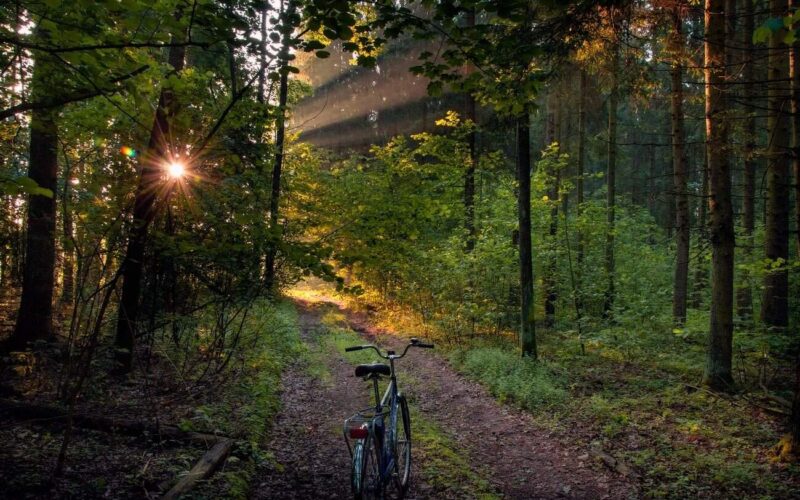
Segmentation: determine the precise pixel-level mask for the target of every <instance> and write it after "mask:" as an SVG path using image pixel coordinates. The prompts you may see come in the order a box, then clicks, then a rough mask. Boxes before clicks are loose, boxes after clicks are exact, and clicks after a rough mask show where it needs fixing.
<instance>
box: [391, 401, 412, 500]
mask: <svg viewBox="0 0 800 500" xmlns="http://www.w3.org/2000/svg"><path fill="white" fill-rule="evenodd" d="M397 405H398V408H399V410H400V411H399V413H398V415H397V416H398V418H397V429H396V432H395V433H394V436H395V445H394V463H395V476H394V483H395V487H396V489H397V491H398V497H399V498H402V497H403V496H404V495H405V494H406V492H407V491H408V484H409V479H410V478H411V415H409V413H408V403H407V402H406V398H405V397H403V396H402V395H400V396H398V398H397Z"/></svg>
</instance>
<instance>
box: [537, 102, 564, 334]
mask: <svg viewBox="0 0 800 500" xmlns="http://www.w3.org/2000/svg"><path fill="white" fill-rule="evenodd" d="M553 101H556V102H557V101H558V94H555V93H554V94H551V96H550V98H549V99H548V104H547V107H548V109H547V127H546V131H545V143H546V144H545V147H546V148H547V147H550V145H551V144H553V143H555V142H556V141H557V139H556V137H557V135H558V134H557V132H556V123H557V121H558V118H557V116H556V111H555V108H556V106H557V105H558V104H557V103H554V102H553ZM558 147H559V150H560V148H561V144H558ZM547 174H548V177H552V178H551V182H552V184H550V187H549V189H548V193H547V195H548V197H549V199H550V203H551V204H552V205H551V206H550V227H549V229H548V234H549V236H550V254H551V255H550V256H549V257H548V263H547V276H544V277H543V279H542V285H543V288H544V324H545V327H547V328H553V326H554V325H555V321H556V301H557V300H558V292H557V291H556V257H555V250H556V248H557V247H558V242H557V241H556V235H557V234H558V184H559V180H560V179H559V174H560V173H559V172H558V171H552V172H547Z"/></svg>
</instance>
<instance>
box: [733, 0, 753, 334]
mask: <svg viewBox="0 0 800 500" xmlns="http://www.w3.org/2000/svg"><path fill="white" fill-rule="evenodd" d="M742 10H743V12H742V25H743V26H742V54H743V56H744V57H743V59H745V60H744V61H743V67H742V82H743V83H742V101H743V102H744V103H745V104H748V105H749V103H752V102H753V101H754V99H755V91H754V87H753V78H754V77H755V71H753V69H754V65H755V63H754V62H753V55H752V54H753V29H754V24H755V23H754V19H753V16H754V13H753V0H744V4H743V9H742ZM742 132H743V134H744V150H743V152H742V153H743V156H744V159H743V162H742V165H743V169H744V186H743V193H742V236H743V239H744V242H743V243H741V244H740V245H739V246H740V247H741V248H742V251H743V252H744V261H745V262H748V263H749V262H752V260H753V230H754V229H755V199H756V159H755V155H756V118H755V114H754V113H753V111H752V110H747V113H746V116H745V120H744V123H743V131H742ZM740 281H741V284H740V287H739V290H738V292H737V296H736V305H737V313H738V315H739V317H740V318H741V319H743V320H745V321H749V320H751V319H752V317H753V291H752V288H751V286H750V273H749V272H748V271H747V269H746V268H745V269H743V270H742V271H741V279H740Z"/></svg>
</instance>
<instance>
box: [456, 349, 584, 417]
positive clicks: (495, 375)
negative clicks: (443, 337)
mask: <svg viewBox="0 0 800 500" xmlns="http://www.w3.org/2000/svg"><path fill="white" fill-rule="evenodd" d="M450 359H451V361H452V363H453V364H454V366H455V367H456V368H457V369H458V370H459V371H462V372H464V373H465V374H466V375H467V376H469V377H471V378H474V379H475V380H478V381H479V382H481V383H482V384H484V385H486V386H487V387H488V388H489V390H490V391H491V392H492V394H493V395H495V396H496V397H497V398H498V399H500V401H509V402H511V403H513V404H515V405H517V406H520V407H522V408H524V409H526V410H532V411H536V412H540V411H547V410H548V409H552V408H553V407H556V406H559V405H562V404H563V403H564V402H565V401H566V399H567V396H568V393H567V391H566V390H565V388H564V383H563V380H561V378H560V377H559V376H557V375H556V374H555V373H554V372H553V370H552V368H551V367H549V366H548V365H547V364H545V363H543V362H535V361H533V360H531V359H528V358H521V357H520V356H519V354H517V353H515V352H514V351H513V350H511V349H503V348H499V347H476V348H472V349H468V350H455V351H453V352H452V354H451V357H450Z"/></svg>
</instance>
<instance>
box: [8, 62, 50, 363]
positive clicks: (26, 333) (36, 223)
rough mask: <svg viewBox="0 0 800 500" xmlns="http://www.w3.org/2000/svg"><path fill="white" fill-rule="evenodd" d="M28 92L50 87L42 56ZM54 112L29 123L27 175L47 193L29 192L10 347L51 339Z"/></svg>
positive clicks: (43, 112)
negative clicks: (17, 296) (19, 287)
mask: <svg viewBox="0 0 800 500" xmlns="http://www.w3.org/2000/svg"><path fill="white" fill-rule="evenodd" d="M35 57H36V63H35V65H34V69H33V82H32V87H33V88H32V94H33V95H35V96H42V95H46V93H47V92H48V89H49V88H52V86H53V85H54V80H53V78H54V75H53V73H52V71H53V67H52V65H51V64H49V63H48V62H46V58H47V56H46V55H44V54H37V55H35ZM57 114H58V112H57V110H55V109H46V110H34V111H33V112H32V113H31V124H30V156H29V159H28V177H30V178H31V179H33V180H34V181H35V182H36V183H37V184H38V185H39V187H40V188H44V189H48V190H50V193H49V194H44V193H42V194H30V195H29V196H28V218H27V222H26V226H27V232H26V239H25V267H24V274H23V278H22V296H21V299H20V306H19V312H18V314H17V322H16V325H15V326H14V332H13V333H12V335H11V337H10V338H9V339H8V342H7V345H8V347H10V348H21V347H23V346H24V345H25V344H26V343H27V342H29V341H32V340H37V339H52V338H53V337H54V330H53V290H54V286H55V274H54V273H55V259H56V246H55V242H56V234H55V232H56V199H55V192H56V183H57V179H58V126H57V124H56V117H57Z"/></svg>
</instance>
